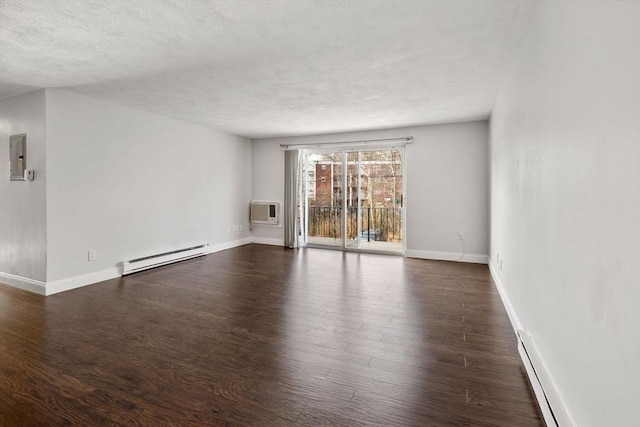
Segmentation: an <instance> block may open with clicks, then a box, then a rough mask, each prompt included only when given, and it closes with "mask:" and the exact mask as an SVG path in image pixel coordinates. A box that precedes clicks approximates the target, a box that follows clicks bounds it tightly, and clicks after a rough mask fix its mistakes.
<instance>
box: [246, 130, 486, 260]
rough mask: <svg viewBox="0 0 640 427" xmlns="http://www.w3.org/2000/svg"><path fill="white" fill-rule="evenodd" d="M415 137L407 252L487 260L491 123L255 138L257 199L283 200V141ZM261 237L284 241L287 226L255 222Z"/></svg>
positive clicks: (409, 184)
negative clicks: (462, 239) (463, 252)
mask: <svg viewBox="0 0 640 427" xmlns="http://www.w3.org/2000/svg"><path fill="white" fill-rule="evenodd" d="M408 135H412V136H413V137H414V142H413V143H412V144H409V145H408V146H407V148H406V158H407V167H406V170H407V194H406V208H407V255H408V256H415V257H424V258H436V259H457V258H459V257H460V254H461V250H462V245H461V242H460V241H459V240H458V237H457V232H458V231H463V232H464V235H465V246H466V253H467V257H466V258H465V260H467V261H473V262H482V261H485V262H486V255H487V254H488V248H489V232H488V225H489V202H488V200H489V171H488V123H487V122H486V121H478V122H466V123H454V124H446V125H434V126H416V127H409V128H399V129H387V130H378V131H368V132H353V133H343V134H331V135H316V136H303V137H289V138H270V139H256V140H253V144H252V147H253V148H252V153H253V178H252V182H253V198H254V199H275V200H283V198H284V177H283V174H284V172H283V157H284V156H283V153H282V150H281V149H280V144H312V143H320V142H339V141H352V140H362V139H380V138H394V137H404V136H408ZM254 236H256V237H257V238H258V239H260V238H263V239H273V240H274V241H278V242H282V240H283V231H282V228H269V227H266V226H264V227H256V229H255V230H254Z"/></svg>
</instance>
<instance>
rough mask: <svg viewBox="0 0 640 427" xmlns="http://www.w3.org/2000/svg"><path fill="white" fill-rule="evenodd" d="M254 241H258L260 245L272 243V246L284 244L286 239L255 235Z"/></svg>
mask: <svg viewBox="0 0 640 427" xmlns="http://www.w3.org/2000/svg"><path fill="white" fill-rule="evenodd" d="M252 243H258V244H260V245H272V246H284V240H282V239H272V238H268V237H257V236H254V237H253V239H252Z"/></svg>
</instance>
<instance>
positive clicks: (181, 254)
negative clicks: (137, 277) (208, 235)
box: [122, 245, 209, 276]
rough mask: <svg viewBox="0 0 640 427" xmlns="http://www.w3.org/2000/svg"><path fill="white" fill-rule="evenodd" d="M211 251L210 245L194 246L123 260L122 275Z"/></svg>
mask: <svg viewBox="0 0 640 427" xmlns="http://www.w3.org/2000/svg"><path fill="white" fill-rule="evenodd" d="M208 253H209V245H200V246H193V247H191V248H185V249H179V250H176V251H170V252H165V253H162V254H156V255H150V256H146V257H142V258H136V259H132V260H130V261H123V262H122V275H123V276H126V275H127V274H132V273H137V272H138V271H142V270H148V269H150V268H155V267H160V266H161V265H167V264H171V263H174V262H178V261H184V260H187V259H190V258H195V257H199V256H202V255H206V254H208Z"/></svg>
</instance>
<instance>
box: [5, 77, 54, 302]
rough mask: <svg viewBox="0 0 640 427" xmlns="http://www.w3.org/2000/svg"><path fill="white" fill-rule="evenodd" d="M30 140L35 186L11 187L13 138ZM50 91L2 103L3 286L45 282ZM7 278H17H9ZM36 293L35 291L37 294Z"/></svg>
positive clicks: (29, 158)
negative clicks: (47, 102)
mask: <svg viewBox="0 0 640 427" xmlns="http://www.w3.org/2000/svg"><path fill="white" fill-rule="evenodd" d="M21 133H26V134H27V168H28V169H34V170H35V173H36V179H35V181H32V182H26V181H9V136H10V135H15V134H21ZM45 155H46V149H45V91H44V90H41V91H37V92H32V93H29V94H26V95H21V96H16V97H13V98H9V99H4V100H2V101H1V102H0V281H2V282H7V283H8V282H11V284H12V285H14V286H20V287H25V288H28V289H31V288H29V286H28V284H25V283H24V279H26V280H32V281H39V282H44V281H45V280H46V266H47V253H46V244H47V240H46V237H47V236H46V182H47V174H46V164H45V163H46V162H45ZM3 273H4V274H8V275H12V276H18V277H9V276H4V275H3ZM32 290H33V289H32Z"/></svg>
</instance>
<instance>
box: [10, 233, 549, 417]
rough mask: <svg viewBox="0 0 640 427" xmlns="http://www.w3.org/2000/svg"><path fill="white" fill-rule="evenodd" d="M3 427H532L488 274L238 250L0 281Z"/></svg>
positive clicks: (476, 269)
mask: <svg viewBox="0 0 640 427" xmlns="http://www.w3.org/2000/svg"><path fill="white" fill-rule="evenodd" d="M0 425H2V426H37V425H47V426H53V425H81V426H92V425H144V426H164V425H180V426H187V425H221V426H222V425H224V426H236V425H238V426H241V425H243V426H244V425H252V426H289V425H311V426H325V425H334V426H358V425H379V426H405V425H407V426H408V425H410V426H452V425H455V426H480V425H497V426H541V425H543V422H542V420H541V418H540V415H539V412H538V409H537V407H536V405H535V403H534V397H533V394H532V393H531V391H530V388H529V386H528V383H527V381H526V379H525V373H524V370H523V368H522V367H521V364H520V359H519V357H518V354H517V349H516V340H515V336H514V334H513V331H512V330H511V327H510V325H509V321H508V318H507V315H506V313H505V311H504V308H503V307H502V305H501V302H500V298H499V296H498V294H497V292H496V290H495V288H494V285H493V283H492V281H491V278H490V275H489V273H488V270H487V267H486V266H483V265H475V264H460V263H450V262H438V261H426V260H415V259H405V258H402V257H393V256H383V255H371V254H357V253H343V252H339V251H328V250H321V249H301V250H297V251H293V250H287V249H283V248H279V247H272V246H264V245H247V246H242V247H239V248H235V249H231V250H227V251H223V252H218V253H216V254H212V255H209V256H206V257H202V258H198V259H194V260H190V261H185V262H182V263H179V264H174V265H171V266H167V267H163V268H158V269H155V270H150V271H147V272H142V273H138V274H135V275H132V276H128V277H126V278H123V279H114V280H110V281H106V282H103V283H99V284H96V285H92V286H87V287H84V288H80V289H76V290H73V291H69V292H65V293H61V294H57V295H52V296H49V297H46V298H44V297H42V296H39V295H35V294H31V293H28V292H24V291H21V290H17V289H14V288H10V287H8V286H4V285H0Z"/></svg>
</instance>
